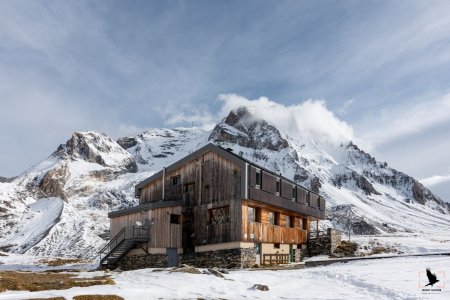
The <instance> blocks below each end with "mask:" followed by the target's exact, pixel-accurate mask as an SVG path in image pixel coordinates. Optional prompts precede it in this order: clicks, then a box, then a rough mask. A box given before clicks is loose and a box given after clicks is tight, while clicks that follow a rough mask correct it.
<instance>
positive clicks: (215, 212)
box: [208, 206, 230, 224]
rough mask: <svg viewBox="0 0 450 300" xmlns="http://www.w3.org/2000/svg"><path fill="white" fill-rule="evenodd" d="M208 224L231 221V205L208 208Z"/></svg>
mask: <svg viewBox="0 0 450 300" xmlns="http://www.w3.org/2000/svg"><path fill="white" fill-rule="evenodd" d="M208 216H209V222H208V224H222V223H226V222H230V207H229V206H224V207H218V208H213V209H210V210H208Z"/></svg>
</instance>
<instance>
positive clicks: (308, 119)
mask: <svg viewBox="0 0 450 300" xmlns="http://www.w3.org/2000/svg"><path fill="white" fill-rule="evenodd" d="M218 98H219V101H221V104H222V107H221V108H220V109H219V111H218V113H216V114H212V113H209V112H208V111H206V110H196V111H193V110H192V109H190V110H188V111H185V112H183V113H177V114H175V115H173V116H172V117H171V118H170V119H169V120H168V121H167V123H168V124H170V125H174V124H179V123H183V122H196V123H197V124H200V127H202V128H204V129H211V128H212V126H213V125H214V124H215V123H216V122H218V121H220V120H221V119H222V118H224V117H226V116H227V115H228V114H229V113H230V111H231V110H234V109H236V108H238V107H241V106H246V107H249V108H250V109H251V111H252V113H253V114H254V115H255V116H256V117H258V118H260V119H263V120H266V121H268V122H269V123H271V124H273V125H274V126H275V127H277V128H278V129H279V130H281V131H282V132H283V133H285V134H287V135H288V136H290V137H292V138H296V139H298V140H301V141H305V142H310V141H315V140H318V139H322V140H326V141H329V142H335V143H341V142H342V141H350V140H353V141H355V140H356V138H355V136H354V134H353V129H352V127H351V126H350V125H348V124H347V123H345V122H344V121H342V120H340V119H338V118H337V117H336V116H335V115H334V114H333V112H331V111H330V110H328V109H327V107H326V103H325V101H323V100H307V101H305V102H303V103H300V104H293V105H283V104H280V103H276V102H274V101H272V100H270V99H268V98H267V97H260V98H258V99H253V100H250V99H247V98H245V97H243V96H240V95H236V94H222V95H219V97H218Z"/></svg>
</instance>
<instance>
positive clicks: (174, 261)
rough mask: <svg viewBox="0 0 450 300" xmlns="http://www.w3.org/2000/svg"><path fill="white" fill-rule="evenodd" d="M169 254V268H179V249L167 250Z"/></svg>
mask: <svg viewBox="0 0 450 300" xmlns="http://www.w3.org/2000/svg"><path fill="white" fill-rule="evenodd" d="M166 254H167V267H177V266H178V249H177V248H166Z"/></svg>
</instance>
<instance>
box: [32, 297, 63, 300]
mask: <svg viewBox="0 0 450 300" xmlns="http://www.w3.org/2000/svg"><path fill="white" fill-rule="evenodd" d="M28 300H66V298H64V297H52V298H31V299H28Z"/></svg>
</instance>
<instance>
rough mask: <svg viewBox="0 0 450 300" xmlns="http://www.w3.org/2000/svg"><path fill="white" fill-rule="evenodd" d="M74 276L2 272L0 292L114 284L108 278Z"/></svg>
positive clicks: (0, 273) (0, 275)
mask: <svg viewBox="0 0 450 300" xmlns="http://www.w3.org/2000/svg"><path fill="white" fill-rule="evenodd" d="M76 276H77V275H76V274H61V273H35V272H13V271H4V272H0V292H4V291H7V290H9V291H30V292H36V291H46V290H65V289H69V288H71V287H87V286H92V285H103V284H110V285H114V284H115V282H114V280H112V279H111V278H110V277H109V276H96V277H93V278H76Z"/></svg>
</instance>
